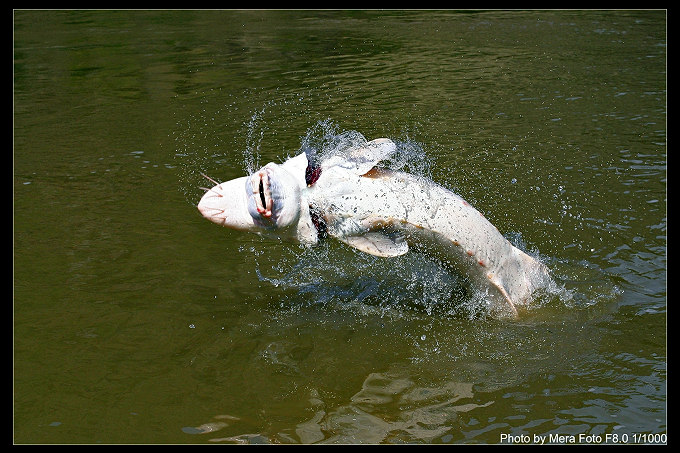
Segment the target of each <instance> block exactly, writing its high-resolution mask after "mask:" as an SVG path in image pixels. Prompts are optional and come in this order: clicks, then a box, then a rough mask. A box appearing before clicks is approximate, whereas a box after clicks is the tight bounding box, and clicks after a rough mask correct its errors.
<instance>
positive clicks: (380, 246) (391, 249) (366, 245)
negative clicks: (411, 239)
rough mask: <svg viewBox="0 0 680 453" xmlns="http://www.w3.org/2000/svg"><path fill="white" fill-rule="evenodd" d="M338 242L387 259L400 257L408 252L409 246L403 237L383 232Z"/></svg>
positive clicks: (340, 238)
mask: <svg viewBox="0 0 680 453" xmlns="http://www.w3.org/2000/svg"><path fill="white" fill-rule="evenodd" d="M338 240H340V241H342V242H344V243H345V244H347V245H349V246H351V247H354V248H355V249H357V250H361V251H362V252H364V253H369V254H371V255H375V256H382V257H386V258H392V257H395V256H400V255H403V254H404V253H406V252H408V244H407V243H406V240H405V239H404V238H403V236H400V235H396V234H388V233H385V232H381V231H371V232H369V233H364V234H361V235H357V236H344V237H338Z"/></svg>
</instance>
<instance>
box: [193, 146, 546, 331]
mask: <svg viewBox="0 0 680 453" xmlns="http://www.w3.org/2000/svg"><path fill="white" fill-rule="evenodd" d="M395 151H396V145H395V144H394V142H393V141H392V140H390V139H387V138H379V139H376V140H372V141H369V142H365V143H364V144H361V145H355V146H354V147H352V148H350V149H347V150H345V152H343V153H334V154H333V155H332V156H330V157H327V158H325V159H320V158H319V157H318V156H317V155H316V154H315V153H313V152H312V151H310V150H307V151H306V152H303V153H301V154H299V155H297V156H295V157H293V158H291V159H289V160H287V161H286V162H284V163H282V164H276V163H273V162H271V163H268V164H267V165H265V166H264V167H262V168H261V169H259V170H257V171H255V172H254V173H253V174H251V175H250V176H244V177H241V178H237V179H233V180H230V181H226V182H222V183H217V182H216V181H213V182H214V184H215V185H214V186H213V187H211V188H209V189H206V193H205V194H204V195H203V197H202V198H201V200H200V202H199V203H198V210H199V211H200V212H201V214H202V215H203V216H204V217H205V218H207V219H208V220H210V221H212V222H214V223H216V224H218V225H222V226H225V227H228V228H232V229H235V230H240V231H248V232H255V233H261V234H268V235H273V236H277V237H279V238H282V239H290V240H294V241H298V242H300V243H302V244H305V245H310V246H311V245H315V244H317V243H318V241H319V240H321V239H322V238H325V237H333V238H335V239H337V240H339V241H342V242H344V243H345V244H348V245H349V246H351V247H354V248H356V249H358V250H361V251H362V252H365V253H369V254H371V255H376V256H380V257H396V256H400V255H403V254H405V253H407V252H408V251H409V250H411V249H415V250H422V251H424V252H425V253H427V254H429V255H435V257H436V258H437V259H438V260H439V261H441V262H442V263H444V264H446V265H447V266H448V267H450V268H452V269H453V270H454V271H455V272H457V273H459V274H462V275H463V276H465V277H466V280H467V281H468V282H469V283H470V284H471V285H472V286H473V287H475V288H477V289H479V290H482V291H485V292H486V294H487V295H488V300H489V301H490V312H491V313H492V314H493V315H495V316H498V317H503V316H510V317H516V316H517V307H518V306H522V305H525V304H527V303H528V302H529V301H530V300H531V297H532V294H533V293H534V292H535V291H536V290H538V289H540V288H542V287H544V286H546V285H547V282H549V281H551V279H550V275H549V274H550V273H549V270H548V268H547V267H546V266H545V265H544V264H543V263H541V262H540V261H539V260H537V259H535V258H533V257H531V256H529V255H528V254H526V253H525V252H523V251H521V250H519V249H518V248H516V247H515V246H513V245H512V244H511V243H510V241H508V240H507V239H506V238H505V237H504V236H503V235H502V234H501V233H500V232H499V231H498V229H497V228H496V227H495V226H494V225H492V224H491V222H489V221H488V220H487V219H486V218H485V217H484V216H483V215H482V214H481V213H480V212H479V211H477V210H476V209H475V208H474V207H472V206H471V205H470V204H469V203H467V202H466V201H465V200H464V199H463V198H461V197H460V196H458V195H456V194H455V193H453V192H451V191H450V190H448V189H446V188H444V187H442V186H441V185H439V184H436V183H434V182H432V181H430V180H429V179H427V178H424V177H421V176H416V175H413V174H410V173H405V172H401V171H393V170H388V169H384V168H379V167H377V165H378V163H379V162H380V161H383V160H386V159H388V158H389V157H390V156H391V155H393V154H394V153H395Z"/></svg>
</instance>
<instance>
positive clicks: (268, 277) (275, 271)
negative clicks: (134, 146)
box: [177, 105, 618, 318]
mask: <svg viewBox="0 0 680 453" xmlns="http://www.w3.org/2000/svg"><path fill="white" fill-rule="evenodd" d="M268 106H269V105H265V106H264V107H263V108H261V109H260V110H257V111H256V112H255V113H252V115H251V116H250V118H249V119H248V120H247V121H246V123H244V128H245V131H246V133H245V138H246V146H245V148H244V149H243V150H242V151H241V152H240V154H241V165H240V167H241V168H242V169H244V170H245V173H246V174H249V173H252V172H253V171H255V170H256V169H257V168H259V166H260V164H261V162H260V160H261V156H260V149H261V146H262V143H263V140H265V136H266V131H267V130H268V125H267V124H268V123H267V121H266V112H267V107H268ZM189 126H191V124H190V123H189V122H187V127H189ZM188 130H191V129H190V128H189V129H188ZM193 136H194V133H193V132H185V133H184V138H185V139H186V138H187V137H189V138H193ZM367 141H368V140H367V139H366V137H364V136H363V135H362V134H361V133H360V132H357V131H354V130H342V129H341V128H340V127H339V126H338V125H337V124H336V123H335V122H334V121H332V120H331V119H325V120H320V121H317V122H316V123H315V124H313V125H312V126H311V127H309V128H308V129H307V131H306V132H305V134H304V135H303V136H301V137H300V147H299V148H298V149H297V150H294V151H290V152H288V156H287V158H290V157H293V156H296V155H298V154H300V153H302V152H306V153H307V155H308V156H311V158H313V159H314V158H315V159H319V160H324V159H327V158H329V157H331V156H333V155H336V154H339V153H343V152H345V151H346V150H347V149H351V148H355V147H358V146H361V145H363V144H365V143H366V142H367ZM393 141H394V142H395V144H396V152H395V153H394V154H392V155H391V156H390V158H389V159H388V160H386V161H383V162H381V163H380V165H381V166H383V167H386V168H388V169H391V170H398V171H405V172H409V173H412V174H415V175H418V176H422V177H425V178H428V179H432V178H431V173H432V167H431V160H430V159H428V157H427V155H426V153H425V151H424V147H423V145H422V144H420V143H418V142H417V141H415V140H413V139H411V138H409V137H408V136H406V137H404V138H393ZM185 142H186V140H185ZM184 146H185V148H186V146H187V143H185V144H184ZM189 146H191V143H190V144H189ZM216 146H217V145H216ZM178 151H181V150H180V149H179V148H178ZM177 155H178V156H181V157H183V158H186V157H187V156H189V160H187V161H186V162H187V165H186V169H185V171H184V173H183V175H184V180H183V186H182V188H183V190H184V193H185V197H186V198H188V195H187V194H189V192H190V188H189V184H192V186H193V187H192V188H191V189H193V188H195V187H197V186H198V183H197V182H196V180H197V179H198V180H200V179H202V177H200V178H199V176H198V175H200V174H201V173H207V174H210V169H209V168H210V167H211V166H215V165H217V164H218V165H227V163H229V165H230V166H231V167H234V162H233V160H231V161H229V162H228V159H227V156H225V155H224V154H222V153H216V152H210V150H209V149H208V148H206V147H203V148H200V149H198V150H194V151H193V154H191V155H189V154H188V152H186V153H182V152H178V153H177ZM232 159H233V156H232ZM192 204H195V202H192ZM506 237H507V238H508V239H509V240H510V241H511V242H512V243H513V244H514V245H515V246H516V247H518V248H520V249H522V250H524V251H528V250H527V247H526V244H524V241H523V240H522V238H521V235H520V234H518V233H510V234H507V235H506ZM240 250H241V252H243V253H247V254H248V255H249V256H250V257H252V259H253V260H254V267H255V269H256V274H257V276H258V279H259V280H260V281H261V282H263V283H264V284H266V285H273V286H275V287H277V288H280V289H282V290H283V291H284V293H285V294H286V295H285V296H283V300H279V303H280V304H286V303H290V304H291V305H293V306H295V305H296V304H300V303H303V304H324V305H327V306H331V307H333V308H334V309H339V310H347V309H350V310H359V311H363V312H371V313H373V314H375V313H378V314H379V315H380V316H391V317H395V316H397V317H401V316H410V314H409V313H412V312H414V311H415V312H424V313H426V314H427V315H430V314H437V315H440V316H442V315H443V316H455V317H464V318H478V317H480V316H481V317H483V316H486V314H487V312H488V308H489V307H488V301H489V299H488V297H487V295H486V294H483V293H479V292H474V291H471V290H469V288H468V287H467V285H466V282H465V279H464V277H461V276H458V275H455V274H452V273H450V272H449V271H448V270H447V269H446V268H445V267H443V266H442V265H441V264H440V263H438V262H436V261H435V260H434V259H432V258H430V257H429V256H427V255H426V254H424V253H419V252H415V251H412V252H410V253H408V254H406V255H404V256H400V257H397V258H380V257H375V256H371V255H366V254H363V253H360V252H357V251H355V250H353V249H351V248H349V247H347V246H345V245H343V244H340V243H336V242H335V241H325V242H324V243H322V244H321V245H320V246H318V247H315V248H311V249H310V248H305V247H303V246H294V245H290V244H286V246H282V247H280V249H279V252H280V253H270V252H271V239H261V240H260V242H257V241H255V242H253V243H252V245H251V246H249V247H243V246H242V247H241V248H240ZM265 250H266V251H265ZM528 252H529V253H530V254H531V255H532V256H534V257H537V258H539V259H541V260H542V261H544V262H548V261H550V257H539V256H538V251H536V250H533V251H528ZM548 264H549V265H550V264H554V263H548ZM567 272H568V271H567ZM563 275H565V274H564V272H563ZM566 279H567V280H569V279H570V276H569V275H568V274H566ZM576 286H578V284H577V285H576ZM289 291H292V294H288V292H289ZM600 293H601V294H605V295H607V296H608V295H611V296H612V297H615V296H616V295H617V294H618V292H617V291H616V289H614V290H611V288H610V289H607V288H604V289H602V291H601V292H600ZM607 296H602V297H605V298H607ZM593 299H594V298H593V297H592V296H591V295H590V294H589V295H587V296H583V295H581V296H578V295H576V296H575V294H574V291H573V290H568V289H566V288H565V286H564V285H562V284H559V283H555V282H551V284H550V285H548V286H547V287H546V288H544V290H543V291H542V292H541V293H540V294H539V295H538V296H537V298H536V299H535V300H534V301H533V302H532V304H531V307H529V308H530V309H532V308H537V307H541V306H545V305H548V304H551V303H554V302H555V301H557V303H558V304H559V305H560V306H567V307H570V308H574V307H575V306H581V305H588V304H591V303H592V301H593Z"/></svg>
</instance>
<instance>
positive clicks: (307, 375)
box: [12, 11, 667, 444]
mask: <svg viewBox="0 0 680 453" xmlns="http://www.w3.org/2000/svg"><path fill="white" fill-rule="evenodd" d="M13 23H14V42H13V46H14V80H13V82H14V87H13V88H14V90H13V91H14V128H13V132H14V134H13V140H14V143H13V145H14V146H13V203H14V206H13V209H14V211H13V214H14V216H13V221H14V236H13V259H14V276H13V277H14V278H13V313H12V315H13V377H14V387H13V396H14V398H13V413H14V420H13V422H14V423H13V439H14V442H16V443H317V442H318V443H404V442H407V443H490V444H495V443H500V442H508V441H509V440H511V439H514V440H515V441H520V442H521V441H523V439H525V438H524V437H522V435H526V436H529V438H530V439H531V441H533V439H534V435H537V436H550V435H553V436H555V435H560V436H564V437H563V439H566V440H568V439H569V437H568V436H571V435H573V436H575V438H576V440H577V441H579V437H578V436H579V435H590V436H592V437H590V438H587V439H586V438H582V439H581V441H582V442H584V443H588V442H595V443H597V442H598V440H599V439H601V441H602V442H610V443H611V442H613V441H614V440H617V439H618V440H622V439H624V438H626V439H627V441H628V443H632V442H634V441H650V440H651V441H658V440H662V438H661V436H660V435H662V434H665V433H666V418H667V415H666V394H667V392H666V380H667V378H666V357H667V346H666V343H667V337H666V319H667V318H666V300H667V298H666V282H667V278H666V206H667V197H666V187H667V186H666V171H667V166H666V121H667V120H666V102H667V101H666V99H667V98H666V79H667V75H666V60H667V53H666V34H667V32H666V13H665V11H528V12H520V11H509V12H506V11H483V12H474V11H463V12H455V11H143V12H139V11H15V12H14V20H13ZM343 131H357V132H359V133H361V134H363V135H364V136H366V137H367V138H368V139H373V138H378V137H390V138H392V139H393V140H395V141H396V142H398V143H399V145H400V149H401V150H402V151H403V153H404V154H403V155H404V156H406V157H407V158H405V160H404V162H402V163H403V164H404V166H405V169H407V170H410V171H413V172H416V173H419V174H425V175H427V176H429V177H431V178H432V179H433V180H435V181H436V182H438V183H440V184H442V185H444V186H446V187H449V188H450V189H452V190H454V191H455V192H456V193H458V194H460V195H461V196H462V197H464V198H465V199H466V200H468V201H469V202H470V203H471V204H473V205H474V206H475V207H476V208H477V209H478V210H480V211H481V212H482V213H484V215H485V216H486V217H487V218H488V219H489V220H491V222H492V223H494V224H495V225H496V226H497V227H498V228H499V230H500V231H501V232H502V233H503V234H505V235H506V237H508V238H509V239H510V240H511V241H513V243H515V244H516V245H518V246H519V247H521V248H522V249H524V250H525V251H528V252H530V253H532V254H533V255H535V256H539V257H540V258H541V259H542V260H543V261H544V262H545V263H546V264H547V265H548V266H549V267H550V268H551V270H552V272H553V276H554V277H555V280H556V282H557V284H558V285H559V291H556V292H555V293H553V294H551V295H549V296H547V297H543V298H540V299H538V300H537V301H536V302H535V303H534V304H533V305H532V306H531V307H529V309H527V310H526V312H525V313H524V314H523V316H522V317H521V318H520V319H519V320H518V321H507V320H495V319H492V318H490V317H488V316H485V314H484V313H483V312H479V311H478V310H469V309H465V307H466V305H465V304H464V303H463V304H461V303H460V301H461V298H463V299H464V297H465V296H464V295H462V294H461V293H460V291H459V285H458V284H457V280H456V276H452V275H449V274H447V273H446V272H444V271H443V270H442V269H441V268H440V267H439V266H437V264H436V263H434V262H433V261H431V260H430V259H429V258H428V257H427V256H424V255H417V254H414V255H406V256H404V257H400V258H398V259H395V260H386V259H380V258H376V257H371V256H366V255H361V254H359V253H356V252H354V251H353V250H350V249H348V248H347V247H345V246H343V245H341V244H338V243H333V242H327V243H324V244H323V245H322V246H320V247H318V248H315V249H311V250H307V249H303V248H301V247H299V246H297V245H294V244H282V243H278V242H275V241H271V240H264V239H260V238H258V237H256V236H250V235H247V234H245V233H237V232H231V231H227V230H226V229H222V228H219V227H217V226H216V225H214V224H211V223H210V222H207V221H206V220H204V219H202V218H201V217H200V214H199V213H198V211H197V210H196V208H195V204H196V203H197V201H198V199H199V197H200V196H201V194H202V191H201V190H200V189H199V187H200V186H205V185H207V184H208V183H206V181H205V180H203V178H202V177H201V176H200V173H206V174H208V175H210V176H211V177H213V178H216V179H218V180H226V179H232V178H235V177H239V176H242V175H244V174H245V172H246V171H247V170H248V169H252V168H256V167H257V166H258V165H262V164H264V163H267V162H269V161H277V162H279V161H281V160H283V159H285V158H286V157H287V156H290V155H294V154H295V153H297V152H298V151H299V150H300V148H301V146H303V144H304V143H305V141H306V140H307V141H308V140H309V139H310V137H311V138H315V137H316V138H318V137H324V136H326V134H328V133H330V132H338V133H339V132H343ZM413 156H416V158H413ZM461 307H462V308H461ZM640 434H644V435H645V437H640V436H639V435H640ZM614 435H616V436H618V437H614ZM624 435H625V436H624ZM654 435H656V436H654ZM508 436H513V437H511V438H509V437H508ZM553 438H554V437H553ZM548 439H549V437H548Z"/></svg>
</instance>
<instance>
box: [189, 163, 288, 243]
mask: <svg viewBox="0 0 680 453" xmlns="http://www.w3.org/2000/svg"><path fill="white" fill-rule="evenodd" d="M197 207H198V210H199V212H200V213H201V214H202V215H203V217H205V218H206V219H208V220H210V221H211V222H214V223H216V224H218V225H221V226H224V227H227V228H231V229H234V230H239V231H248V232H255V233H259V232H265V231H276V230H281V229H285V228H287V227H289V226H293V225H295V224H296V223H297V220H298V219H299V218H300V212H301V195H300V183H299V182H298V181H297V179H296V178H295V177H294V175H292V174H291V173H290V172H288V171H287V170H286V169H285V168H283V166H281V165H277V164H275V163H269V164H267V165H265V166H264V167H262V168H261V169H259V170H257V171H256V172H254V173H253V174H251V175H250V176H244V177H241V178H236V179H232V180H230V181H226V182H222V183H219V184H216V185H215V186H213V187H211V188H210V189H208V190H207V191H206V193H205V194H204V195H203V197H202V198H201V200H200V201H199V203H198V206H197Z"/></svg>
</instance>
